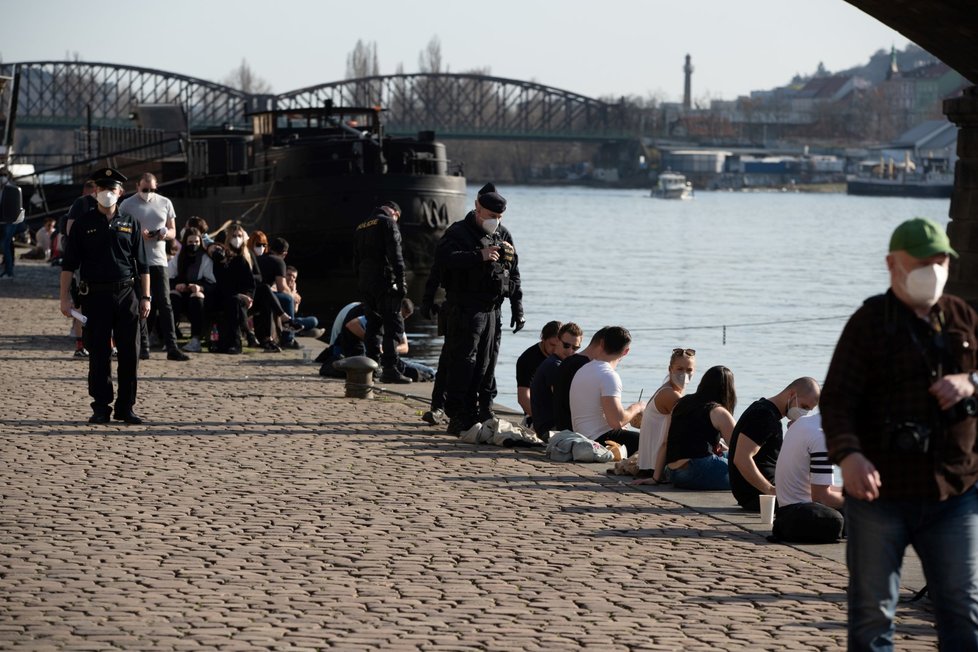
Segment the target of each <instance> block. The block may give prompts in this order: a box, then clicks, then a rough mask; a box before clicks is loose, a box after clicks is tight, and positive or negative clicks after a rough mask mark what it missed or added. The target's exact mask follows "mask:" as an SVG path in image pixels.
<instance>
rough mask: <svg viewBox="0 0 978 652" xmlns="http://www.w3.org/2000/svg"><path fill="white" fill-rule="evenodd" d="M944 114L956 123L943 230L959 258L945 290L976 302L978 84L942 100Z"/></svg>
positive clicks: (977, 251) (977, 253)
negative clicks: (954, 160)
mask: <svg viewBox="0 0 978 652" xmlns="http://www.w3.org/2000/svg"><path fill="white" fill-rule="evenodd" d="M944 115H946V116H947V117H948V120H950V121H951V122H953V123H954V124H956V125H957V126H958V129H959V131H958V162H957V165H956V166H955V168H954V190H953V192H952V194H951V208H950V210H949V212H948V214H949V215H950V217H951V222H950V224H948V227H947V233H948V236H949V237H950V238H951V246H953V247H954V249H955V250H956V251H957V252H958V254H959V255H960V258H958V259H957V260H955V261H953V262H952V264H951V274H950V277H949V279H948V291H949V292H950V293H952V294H956V295H958V296H959V297H961V298H963V299H965V300H967V301H969V302H971V304H972V305H976V304H978V86H969V87H968V88H966V89H965V90H964V92H963V93H962V94H961V95H960V96H959V97H953V98H950V99H947V100H944Z"/></svg>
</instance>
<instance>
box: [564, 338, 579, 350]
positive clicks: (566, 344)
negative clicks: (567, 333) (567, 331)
mask: <svg viewBox="0 0 978 652" xmlns="http://www.w3.org/2000/svg"><path fill="white" fill-rule="evenodd" d="M560 343H561V344H563V345H564V348H565V349H570V350H572V351H576V350H578V349H579V348H581V345H580V344H571V343H570V342H565V341H564V340H560Z"/></svg>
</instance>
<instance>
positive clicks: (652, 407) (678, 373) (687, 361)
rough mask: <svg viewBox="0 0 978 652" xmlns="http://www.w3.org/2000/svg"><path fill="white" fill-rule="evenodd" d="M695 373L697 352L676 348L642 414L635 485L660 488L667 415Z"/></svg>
mask: <svg viewBox="0 0 978 652" xmlns="http://www.w3.org/2000/svg"><path fill="white" fill-rule="evenodd" d="M695 371H696V351H695V350H693V349H682V348H676V349H673V350H672V355H671V356H670V357H669V375H668V376H667V377H666V379H665V382H663V383H662V386H660V387H659V389H657V390H655V392H654V393H653V394H652V396H651V397H650V398H649V402H648V404H647V405H646V406H645V412H644V413H643V414H642V428H641V431H640V433H639V436H638V473H637V476H638V477H639V478H640V479H639V480H636V481H635V484H662V483H664V482H665V477H664V476H663V471H664V470H665V463H666V447H665V441H666V433H667V432H668V430H669V415H671V414H672V410H673V408H675V407H676V403H678V402H679V399H681V398H682V397H683V393H684V392H685V390H686V385H688V384H689V381H690V380H691V379H692V377H693V373H694V372H695Z"/></svg>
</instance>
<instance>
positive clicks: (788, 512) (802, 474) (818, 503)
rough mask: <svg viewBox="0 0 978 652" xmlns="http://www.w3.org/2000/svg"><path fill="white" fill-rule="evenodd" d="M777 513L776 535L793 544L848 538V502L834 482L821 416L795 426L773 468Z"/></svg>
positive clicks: (775, 522) (796, 423)
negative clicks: (845, 508)
mask: <svg viewBox="0 0 978 652" xmlns="http://www.w3.org/2000/svg"><path fill="white" fill-rule="evenodd" d="M774 484H775V486H776V487H777V492H778V493H777V496H778V509H777V511H776V512H775V513H774V528H773V532H772V535H773V536H774V538H776V539H778V540H780V541H787V542H789V543H832V542H834V541H837V540H838V539H839V538H840V537H842V536H844V534H843V532H844V526H845V518H844V516H843V514H842V509H843V504H844V502H845V499H844V498H843V496H842V488H841V487H836V486H833V484H832V463H831V462H829V453H828V445H827V444H826V443H825V433H824V432H822V415H821V414H812V415H809V416H806V417H801V418H800V419H798V420H797V421H795V422H794V423H792V424H791V425H790V426H788V432H787V433H786V434H785V436H784V445H782V446H781V454H780V455H778V463H777V467H776V468H775V470H774Z"/></svg>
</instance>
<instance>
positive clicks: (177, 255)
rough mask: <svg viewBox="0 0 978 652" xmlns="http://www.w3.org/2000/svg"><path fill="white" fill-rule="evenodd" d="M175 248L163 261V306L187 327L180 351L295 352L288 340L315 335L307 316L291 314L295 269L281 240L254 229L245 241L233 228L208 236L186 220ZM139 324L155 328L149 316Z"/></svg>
mask: <svg viewBox="0 0 978 652" xmlns="http://www.w3.org/2000/svg"><path fill="white" fill-rule="evenodd" d="M177 243H178V244H177V246H175V247H173V250H171V252H170V255H169V263H168V266H169V277H170V303H171V305H172V306H173V316H174V321H175V322H178V321H179V320H180V319H181V318H185V319H186V320H188V321H189V322H190V329H191V330H190V341H189V342H188V343H187V344H186V345H185V346H184V347H183V349H184V350H186V351H190V352H199V351H201V350H203V348H204V347H205V346H206V347H207V348H208V349H209V350H210V351H212V352H218V353H231V354H235V353H241V351H242V347H243V346H249V347H253V348H261V349H263V350H264V351H267V352H281V351H282V349H286V348H288V349H301V348H302V345H301V344H299V343H298V342H296V340H295V337H296V335H303V336H314V337H318V336H320V335H322V333H323V331H322V329H319V328H318V320H317V319H316V318H315V317H311V316H307V317H302V316H300V315H298V314H297V313H298V310H299V305H300V303H301V301H302V297H301V295H300V294H299V292H298V288H297V279H298V270H297V269H296V268H295V267H291V266H289V265H286V263H285V257H286V256H287V255H288V250H289V243H288V242H287V241H286V240H285V239H283V238H271V239H269V238H268V237H267V236H266V235H265V234H264V233H263V232H261V231H254V232H252V233H251V234H250V235H249V234H248V232H247V231H245V228H244V227H243V226H242V225H241V224H240V223H237V222H231V223H228V224H227V225H226V226H225V227H224V228H222V229H220V230H219V231H218V232H217V233H215V234H211V233H209V232H208V227H207V223H206V222H205V221H204V220H203V219H202V218H200V217H191V218H190V219H189V220H187V223H186V225H184V227H183V228H182V229H181V230H180V233H179V238H178V240H177ZM147 323H149V324H153V323H155V320H154V319H153V316H152V315H150V318H149V319H147ZM215 331H216V337H212V334H214V333H215Z"/></svg>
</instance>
